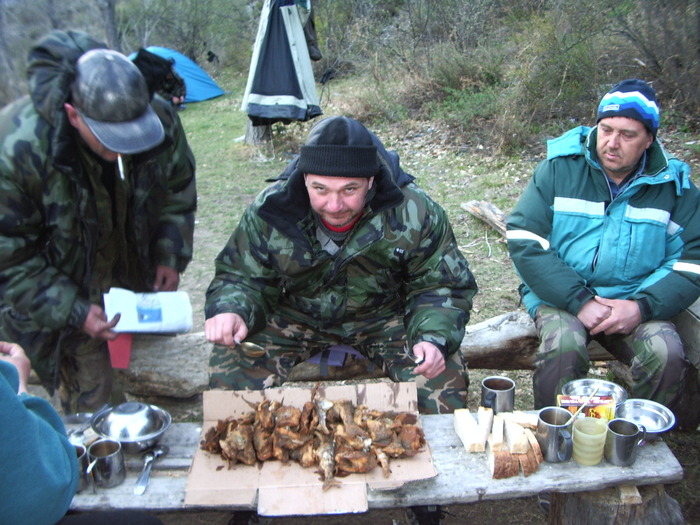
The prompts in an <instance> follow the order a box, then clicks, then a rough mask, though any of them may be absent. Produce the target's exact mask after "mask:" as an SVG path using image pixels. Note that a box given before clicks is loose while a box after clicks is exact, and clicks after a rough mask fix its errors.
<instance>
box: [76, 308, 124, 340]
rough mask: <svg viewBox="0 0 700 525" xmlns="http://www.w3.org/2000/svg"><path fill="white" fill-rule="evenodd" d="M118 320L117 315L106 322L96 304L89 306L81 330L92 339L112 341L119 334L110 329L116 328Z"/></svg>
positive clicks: (104, 315) (119, 315)
mask: <svg viewBox="0 0 700 525" xmlns="http://www.w3.org/2000/svg"><path fill="white" fill-rule="evenodd" d="M120 318H121V314H117V315H115V316H114V317H113V318H112V320H111V321H107V314H105V312H104V310H103V309H102V308H100V307H99V306H97V305H96V304H91V305H90V311H89V312H88V315H87V317H86V318H85V322H84V323H83V326H82V327H81V330H82V331H83V332H85V333H86V334H87V335H89V336H90V337H92V338H95V339H106V340H108V341H113V340H114V339H116V338H117V336H118V335H119V334H118V333H117V332H114V331H112V328H114V327H115V326H117V323H118V322H119V319H120Z"/></svg>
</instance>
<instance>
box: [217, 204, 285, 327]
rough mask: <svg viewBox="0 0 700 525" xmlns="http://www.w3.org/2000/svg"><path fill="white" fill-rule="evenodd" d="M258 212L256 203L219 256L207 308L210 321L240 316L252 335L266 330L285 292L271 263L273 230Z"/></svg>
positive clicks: (247, 211) (247, 212)
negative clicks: (219, 316)
mask: <svg viewBox="0 0 700 525" xmlns="http://www.w3.org/2000/svg"><path fill="white" fill-rule="evenodd" d="M256 202H259V200H258V201H256ZM256 210H257V205H256V204H255V203H254V204H253V205H251V206H250V207H249V208H248V209H247V210H246V212H245V213H244V214H243V217H242V218H241V221H240V223H239V225H238V226H237V227H236V229H235V230H234V232H233V234H232V235H231V237H230V238H229V241H228V243H227V244H226V246H225V247H224V249H223V250H222V251H221V253H220V254H219V255H218V256H217V258H216V261H215V276H214V279H213V280H212V282H211V284H210V285H209V288H208V290H207V293H206V304H205V307H204V311H205V316H206V318H207V319H209V318H211V317H214V316H215V315H217V314H220V313H237V314H239V315H240V316H241V317H242V318H243V319H244V320H245V322H246V325H247V326H248V329H249V330H250V331H251V332H255V331H259V330H261V329H262V328H264V326H265V323H266V322H267V314H268V311H269V309H270V308H271V307H272V306H274V304H276V302H277V300H278V298H279V294H280V291H281V290H280V288H281V287H280V279H279V273H278V272H277V271H275V270H274V269H273V267H272V265H271V264H270V263H269V252H268V251H267V250H268V246H269V247H270V249H272V248H273V246H272V245H274V244H275V241H274V240H271V236H272V231H273V230H272V229H271V228H270V226H269V225H268V224H267V223H266V222H264V221H263V220H262V219H260V218H259V217H258V216H257V213H256Z"/></svg>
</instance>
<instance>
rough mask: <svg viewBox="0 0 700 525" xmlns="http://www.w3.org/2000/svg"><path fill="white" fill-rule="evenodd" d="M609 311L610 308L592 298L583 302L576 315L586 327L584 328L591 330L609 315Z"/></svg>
mask: <svg viewBox="0 0 700 525" xmlns="http://www.w3.org/2000/svg"><path fill="white" fill-rule="evenodd" d="M610 313H611V309H610V307H609V306H605V305H604V304H602V303H599V302H598V301H596V300H595V299H592V300H590V301H587V302H585V303H584V304H583V306H582V307H581V309H580V310H579V312H578V314H577V315H576V317H578V320H579V321H581V323H582V324H583V326H585V327H586V330H588V331H589V332H591V330H593V329H595V327H596V326H598V325H599V324H600V323H602V322H603V321H605V320H606V319H607V318H608V317H610Z"/></svg>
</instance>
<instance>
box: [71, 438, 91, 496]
mask: <svg viewBox="0 0 700 525" xmlns="http://www.w3.org/2000/svg"><path fill="white" fill-rule="evenodd" d="M73 446H74V447H75V454H76V455H77V456H78V489H77V492H81V491H83V490H85V489H86V488H87V487H88V486H89V485H90V475H89V474H88V471H87V470H88V465H89V464H90V461H89V460H88V454H87V449H86V448H85V445H82V444H80V443H73Z"/></svg>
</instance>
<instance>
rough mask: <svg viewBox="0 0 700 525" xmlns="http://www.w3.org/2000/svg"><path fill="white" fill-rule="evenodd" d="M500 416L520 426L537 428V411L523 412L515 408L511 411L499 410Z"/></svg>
mask: <svg viewBox="0 0 700 525" xmlns="http://www.w3.org/2000/svg"><path fill="white" fill-rule="evenodd" d="M498 415H499V416H501V417H502V418H503V419H505V420H506V421H511V422H513V423H517V424H518V425H520V426H521V427H525V428H530V429H532V430H535V429H536V428H537V412H533V413H530V412H523V411H522V410H515V411H513V412H499V413H498Z"/></svg>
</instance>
